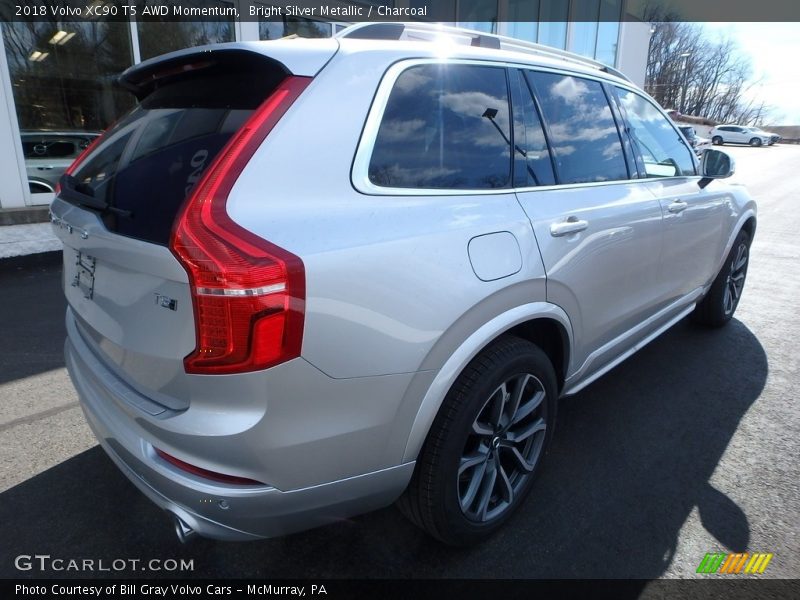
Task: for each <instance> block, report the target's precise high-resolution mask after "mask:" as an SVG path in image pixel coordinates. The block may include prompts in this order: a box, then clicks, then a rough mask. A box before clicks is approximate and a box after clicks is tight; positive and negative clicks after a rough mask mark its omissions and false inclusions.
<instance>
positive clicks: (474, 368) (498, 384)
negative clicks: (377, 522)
mask: <svg viewBox="0 0 800 600" xmlns="http://www.w3.org/2000/svg"><path fill="white" fill-rule="evenodd" d="M512 382H518V383H516V384H514V383H512ZM518 390H521V391H520V393H519V395H517V391H518ZM538 390H541V394H543V396H542V395H541V394H540V391H538ZM557 390H558V388H557V384H556V374H555V370H554V369H553V365H552V364H551V362H550V360H549V359H548V358H547V356H546V355H545V353H544V352H542V350H540V349H539V348H538V347H537V346H536V345H534V344H532V343H530V342H528V341H526V340H523V339H520V338H517V337H513V336H504V337H502V338H500V339H499V340H497V341H496V342H495V343H493V344H492V345H491V346H489V347H488V348H486V349H485V350H483V351H482V352H481V353H480V354H479V355H478V356H476V357H475V358H474V359H473V360H472V362H470V363H469V365H467V367H466V368H465V369H464V371H463V372H462V373H461V374H460V375H459V376H458V378H457V379H456V381H455V383H454V384H453V387H452V388H451V389H450V391H449V392H448V394H447V397H446V398H445V401H444V403H443V404H442V407H441V409H440V410H439V413H438V415H437V416H436V419H435V420H434V422H433V425H432V426H431V430H430V432H429V433H428V437H427V439H426V441H425V443H424V445H423V447H422V450H421V452H420V455H419V457H418V458H417V464H416V468H415V470H414V475H413V477H412V479H411V483H410V484H409V486H408V488H407V489H406V491H405V493H404V494H403V496H402V497H401V498H400V500H399V501H398V507H399V508H400V510H401V511H402V512H403V514H405V516H406V517H408V518H409V519H410V520H411V521H412V522H413V523H414V524H416V525H417V526H419V527H421V528H422V529H424V530H425V531H427V532H428V533H430V534H431V535H432V536H434V537H435V538H437V539H438V540H440V541H442V542H444V543H446V544H450V545H467V544H473V543H476V542H479V541H481V540H483V539H485V538H486V537H488V536H490V535H491V534H492V533H494V532H495V531H496V530H497V529H498V528H499V527H501V526H502V525H503V524H504V523H505V522H506V521H507V520H508V518H509V517H510V516H511V515H512V514H513V512H514V511H515V510H516V509H517V508H518V507H519V506H520V504H522V503H523V502H524V500H525V497H526V496H527V495H528V493H529V492H530V490H531V486H532V484H533V481H534V480H535V478H536V475H537V473H538V471H539V470H540V469H539V467H540V465H541V461H542V458H543V456H544V455H545V453H546V451H547V448H548V446H549V444H550V440H551V439H552V436H553V428H554V425H555V417H556V406H557V394H558V391H557ZM528 396H530V399H529V400H525V398H527V397H528ZM518 398H519V399H518ZM537 398H539V400H538V402H537ZM515 401H516V405H515ZM530 406H533V408H529V407H530ZM523 413H525V414H524V415H523ZM517 415H523V416H521V417H520V418H519V420H516V416H517ZM495 416H497V419H496V421H497V427H495V426H494V425H492V421H493V419H492V417H495ZM504 420H505V425H503V423H504ZM484 421H486V423H484ZM484 427H486V428H492V429H493V432H489V433H478V431H481V430H482V428H484ZM503 427H505V428H506V431H505V433H503V431H502V429H503ZM528 431H532V433H527V432H528ZM503 436H505V437H504V439H500V438H501V437H503ZM517 438H520V440H517ZM523 438H524V440H526V441H521V440H522V439H523ZM509 440H510V441H509ZM515 440H516V441H515ZM522 444H524V447H523V446H522ZM510 445H514V447H511V446H510ZM481 452H483V453H484V454H483V455H482V454H481ZM481 456H483V457H484V458H481ZM517 456H519V458H517ZM526 459H527V460H529V462H526ZM476 460H477V461H481V460H482V461H483V462H482V463H481V464H478V462H476ZM470 463H475V464H474V465H471V466H467V465H468V464H470ZM523 464H524V465H526V466H525V467H523V466H522V465H523ZM481 469H482V471H481ZM515 469H516V470H515ZM528 469H530V470H528ZM462 471H463V472H462ZM476 481H477V483H476ZM470 494H472V496H474V499H475V500H476V502H472V501H469V500H468V498H469V497H471V496H470ZM484 499H486V500H485V502H486V506H485V507H484V508H483V510H482V511H481V509H480V506H482V501H483V500H484ZM493 502H494V504H492V503H493ZM465 503H466V504H467V508H466V509H465V508H464V506H463V505H464V504H465ZM473 504H474V505H475V506H477V507H478V508H477V509H476V510H475V511H474V514H472V515H470V509H471V507H472V505H473ZM490 507H492V508H490Z"/></svg>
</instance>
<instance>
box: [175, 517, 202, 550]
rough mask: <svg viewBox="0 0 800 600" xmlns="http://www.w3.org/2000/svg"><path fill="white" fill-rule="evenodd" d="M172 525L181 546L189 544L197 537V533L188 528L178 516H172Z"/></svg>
mask: <svg viewBox="0 0 800 600" xmlns="http://www.w3.org/2000/svg"><path fill="white" fill-rule="evenodd" d="M172 524H173V526H174V527H175V535H177V536H178V540H179V541H180V543H181V544H187V543H189V541H191V540H192V539H193V538H194V537H195V536H196V535H197V532H196V531H195V530H194V529H192V528H191V527H189V526H188V525H187V524H186V522H185V521H184V520H183V519H181V518H180V517H179V516H178V515H172Z"/></svg>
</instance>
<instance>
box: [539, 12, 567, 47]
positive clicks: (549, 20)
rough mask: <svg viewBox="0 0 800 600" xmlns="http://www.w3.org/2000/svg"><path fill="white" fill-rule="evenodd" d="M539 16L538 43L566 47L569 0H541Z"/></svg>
mask: <svg viewBox="0 0 800 600" xmlns="http://www.w3.org/2000/svg"><path fill="white" fill-rule="evenodd" d="M539 16H540V19H541V22H540V23H539V43H540V44H546V45H548V46H553V47H554V48H560V49H562V50H563V49H564V48H566V46H567V18H568V17H569V0H541V6H540V9H539Z"/></svg>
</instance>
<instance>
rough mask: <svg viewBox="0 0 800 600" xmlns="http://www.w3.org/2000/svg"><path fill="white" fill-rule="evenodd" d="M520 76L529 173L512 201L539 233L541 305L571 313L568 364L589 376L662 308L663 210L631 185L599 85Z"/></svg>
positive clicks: (563, 77)
mask: <svg viewBox="0 0 800 600" xmlns="http://www.w3.org/2000/svg"><path fill="white" fill-rule="evenodd" d="M524 73H525V77H524V78H522V79H521V80H520V81H519V85H520V86H521V89H520V90H519V98H520V100H519V101H518V102H517V103H515V108H514V111H515V123H516V122H517V120H518V118H517V116H518V113H519V112H520V110H521V111H523V112H524V115H525V116H524V120H525V121H526V127H525V132H526V138H527V139H526V140H525V144H526V145H525V147H523V148H522V150H524V152H525V154H526V155H527V158H528V167H530V171H532V172H533V173H529V181H528V184H527V186H528V187H526V188H523V189H520V190H518V193H517V196H518V198H519V201H520V202H521V204H522V206H523V208H524V209H525V212H526V213H527V214H528V217H529V218H530V220H531V222H532V223H533V227H534V231H535V233H536V239H537V241H538V244H539V249H540V251H541V255H542V259H543V261H544V266H545V269H546V272H547V299H548V301H549V302H552V303H553V304H556V305H558V306H560V307H562V308H563V309H564V310H565V311H566V312H567V314H568V315H569V317H570V319H571V321H572V326H573V333H574V337H575V340H576V343H577V347H576V353H575V357H574V359H575V361H576V364H577V365H581V364H583V363H584V361H586V362H585V365H584V367H583V374H589V373H591V371H593V370H595V368H599V367H600V366H601V365H602V364H604V363H606V362H608V361H610V360H612V359H613V358H614V357H615V356H616V355H617V354H619V353H620V352H621V351H624V348H623V345H620V344H618V343H616V342H618V341H620V340H619V339H618V338H620V336H621V335H622V334H624V333H625V332H628V331H630V330H631V329H632V328H634V327H635V326H636V325H638V324H640V323H641V322H642V321H644V320H646V319H647V318H648V317H649V316H651V315H652V314H654V313H655V312H656V310H657V309H658V300H659V298H658V295H657V293H656V292H657V287H658V286H657V283H658V281H657V277H658V264H659V260H660V252H661V236H662V232H661V208H660V206H659V203H658V200H656V199H655V198H654V197H653V195H652V194H651V193H650V192H649V191H648V190H647V189H646V188H645V187H644V186H642V185H641V183H640V182H638V181H635V180H633V179H632V175H631V173H630V172H629V165H628V164H627V161H626V155H625V152H624V150H623V144H622V138H621V137H620V133H619V131H618V129H617V124H616V121H615V118H614V115H613V113H612V110H611V107H610V105H609V102H608V98H607V96H606V93H605V91H604V88H603V85H602V83H601V82H599V81H597V80H593V79H588V78H581V77H576V76H571V75H563V74H558V73H546V72H537V71H527V70H526V71H525V72H524ZM531 92H534V95H535V99H536V102H534V97H532V96H531ZM542 121H543V122H544V125H545V127H544V133H543V132H542ZM545 135H546V138H547V140H548V142H549V147H550V149H551V150H552V162H550V160H551V155H550V154H549V153H548V152H547V145H546V144H545ZM518 153H519V151H518ZM548 163H549V164H548ZM630 166H632V165H630ZM518 171H519V169H518ZM553 183H556V184H558V185H555V186H553V185H552V184H553ZM615 340H616V341H615ZM587 359H588V360H587Z"/></svg>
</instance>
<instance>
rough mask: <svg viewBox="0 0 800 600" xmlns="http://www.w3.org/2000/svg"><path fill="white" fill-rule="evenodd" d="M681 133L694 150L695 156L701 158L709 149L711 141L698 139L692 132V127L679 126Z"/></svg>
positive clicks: (694, 132)
mask: <svg viewBox="0 0 800 600" xmlns="http://www.w3.org/2000/svg"><path fill="white" fill-rule="evenodd" d="M678 129H680V130H681V133H683V135H684V137H685V138H686V139H687V140H688V141H689V143H690V144H691V145H692V148H693V149H694V153H695V154H697V156H698V157H699V156H703V152H705V151H706V150H707V149H708V148H710V147H711V140H709V139H708V138H704V137H700V136H699V135H697V132H696V131H695V130H694V127H689V126H681V127H678Z"/></svg>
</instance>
